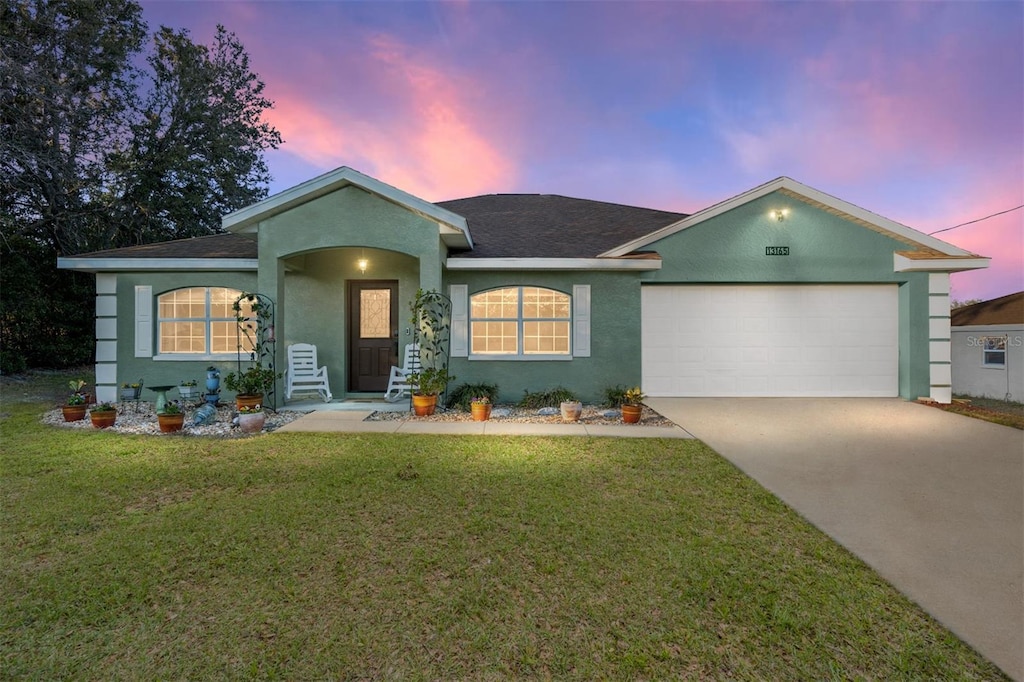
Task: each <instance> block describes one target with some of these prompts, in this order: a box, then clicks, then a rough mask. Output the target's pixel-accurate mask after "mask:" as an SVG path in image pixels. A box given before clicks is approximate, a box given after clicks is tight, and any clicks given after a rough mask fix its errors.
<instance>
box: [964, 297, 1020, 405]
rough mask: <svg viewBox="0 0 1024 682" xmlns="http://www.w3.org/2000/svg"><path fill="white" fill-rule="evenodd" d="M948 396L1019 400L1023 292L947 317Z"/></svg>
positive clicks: (978, 304) (980, 304) (971, 307)
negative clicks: (950, 385) (950, 347)
mask: <svg viewBox="0 0 1024 682" xmlns="http://www.w3.org/2000/svg"><path fill="white" fill-rule="evenodd" d="M950 325H951V332H952V344H953V392H954V393H957V394H959V395H971V396H975V397H979V398H999V399H1000V400H1002V399H1006V400H1015V401H1017V402H1021V401H1024V291H1018V292H1017V293H1015V294H1010V295H1008V296H1001V297H999V298H994V299H992V300H991V301H982V302H981V303H975V304H974V305H968V306H964V307H963V308H957V309H956V310H954V311H953V314H952V315H951V316H950Z"/></svg>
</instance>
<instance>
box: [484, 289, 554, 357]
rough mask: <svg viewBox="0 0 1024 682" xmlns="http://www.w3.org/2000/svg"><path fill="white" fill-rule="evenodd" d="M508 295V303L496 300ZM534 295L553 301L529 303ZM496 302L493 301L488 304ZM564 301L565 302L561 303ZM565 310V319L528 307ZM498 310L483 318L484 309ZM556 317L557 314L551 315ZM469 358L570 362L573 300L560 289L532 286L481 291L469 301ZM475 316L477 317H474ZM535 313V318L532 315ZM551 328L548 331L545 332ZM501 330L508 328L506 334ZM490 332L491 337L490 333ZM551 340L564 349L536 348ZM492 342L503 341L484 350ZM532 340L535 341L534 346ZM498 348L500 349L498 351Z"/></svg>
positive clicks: (485, 314)
mask: <svg viewBox="0 0 1024 682" xmlns="http://www.w3.org/2000/svg"><path fill="white" fill-rule="evenodd" d="M503 293H504V294H505V297H506V300H505V301H501V300H493V299H494V298H495V297H499V296H502V294H503ZM529 294H534V295H537V296H540V297H548V298H549V299H551V300H548V301H543V300H541V301H539V302H537V303H536V304H534V303H532V302H527V301H526V300H525V299H526V297H527V295H529ZM487 299H492V300H487ZM560 299H561V300H560ZM534 305H535V306H536V307H537V308H540V307H543V306H549V307H555V306H559V305H564V306H565V315H556V314H551V315H541V314H540V310H536V309H535V310H533V311H530V310H527V308H528V307H533V306H534ZM484 306H487V307H490V308H491V311H494V310H495V308H494V307H495V306H497V307H498V309H497V311H496V312H497V314H496V315H491V314H487V313H486V312H485V313H484V314H481V312H480V308H481V307H484ZM550 312H552V313H554V311H553V310H552V311H550ZM468 313H469V357H470V358H475V359H493V360H570V359H572V350H573V346H572V336H573V333H572V296H571V295H570V294H567V293H565V292H563V291H558V290H557V289H551V288H549V287H539V286H531V285H513V286H507V287H498V288H495V289H488V290H486V291H479V292H477V293H475V294H473V295H472V296H470V297H469V310H468ZM474 313H475V314H474ZM529 313H534V314H529ZM546 325H548V327H547V330H544V331H542V329H543V328H544V327H545V326H546ZM500 327H504V328H505V333H502V331H501V330H500ZM488 330H490V332H491V333H488ZM545 337H546V338H548V339H551V341H552V344H551V345H552V346H561V347H562V349H559V350H554V349H544V350H540V349H537V348H536V347H533V348H530V346H535V345H536V344H539V343H541V341H540V339H541V338H545ZM488 339H492V340H493V339H499V340H500V341H499V343H497V344H494V345H492V347H491V348H484V347H481V344H482V343H483V342H486V341H487V340H488ZM531 339H532V340H533V341H532V343H531ZM494 346H497V347H494Z"/></svg>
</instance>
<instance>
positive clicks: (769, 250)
mask: <svg viewBox="0 0 1024 682" xmlns="http://www.w3.org/2000/svg"><path fill="white" fill-rule="evenodd" d="M764 255H766V256H788V255H789V247H788V246H766V247H764Z"/></svg>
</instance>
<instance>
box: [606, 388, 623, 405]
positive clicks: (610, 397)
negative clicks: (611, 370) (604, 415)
mask: <svg viewBox="0 0 1024 682" xmlns="http://www.w3.org/2000/svg"><path fill="white" fill-rule="evenodd" d="M624 402H626V387H625V386H609V387H607V388H606V389H604V404H605V406H607V407H622V404H623V403H624Z"/></svg>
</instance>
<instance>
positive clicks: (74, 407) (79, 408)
mask: <svg viewBox="0 0 1024 682" xmlns="http://www.w3.org/2000/svg"><path fill="white" fill-rule="evenodd" d="M84 387H85V382H84V381H82V380H81V379H72V380H71V381H69V382H68V388H70V389H71V393H69V394H68V400H67V403H65V404H64V405H62V406H61V408H60V409H61V412H63V413H64V421H66V422H77V421H81V420H82V419H85V410H86V404H87V403H86V396H85V393H83V392H82V389H83V388H84Z"/></svg>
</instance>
